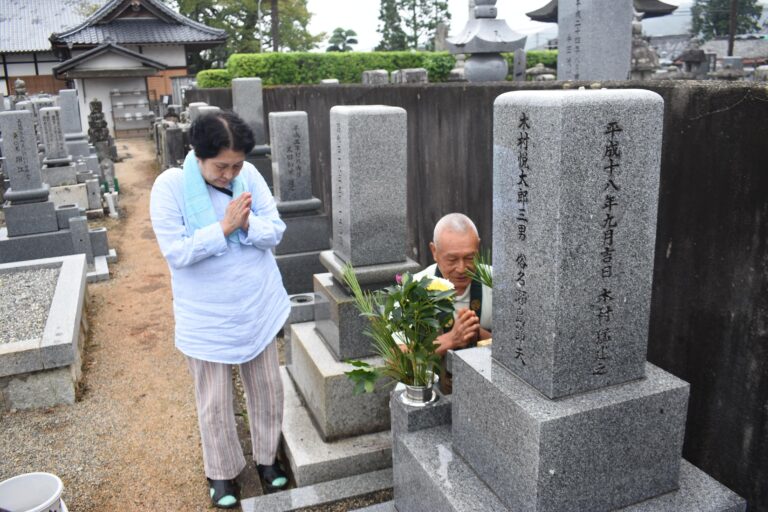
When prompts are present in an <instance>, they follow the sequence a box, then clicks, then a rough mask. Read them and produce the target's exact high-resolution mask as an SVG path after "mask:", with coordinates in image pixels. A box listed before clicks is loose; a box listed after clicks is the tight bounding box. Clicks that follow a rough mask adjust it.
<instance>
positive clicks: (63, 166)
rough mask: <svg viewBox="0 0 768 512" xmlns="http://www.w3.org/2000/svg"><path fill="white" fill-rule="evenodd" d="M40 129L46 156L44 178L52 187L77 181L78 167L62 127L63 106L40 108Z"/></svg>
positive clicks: (72, 183)
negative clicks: (70, 152) (70, 153)
mask: <svg viewBox="0 0 768 512" xmlns="http://www.w3.org/2000/svg"><path fill="white" fill-rule="evenodd" d="M39 120H40V121H39V125H38V131H39V132H40V134H41V135H42V139H43V146H44V147H45V157H44V158H43V169H42V173H43V179H44V181H45V182H46V183H48V185H49V186H51V187H58V186H62V185H74V184H76V183H77V168H76V166H75V165H74V163H73V162H72V156H71V155H69V152H68V149H67V146H66V144H65V140H64V132H63V131H62V129H61V107H46V108H42V109H40V115H39Z"/></svg>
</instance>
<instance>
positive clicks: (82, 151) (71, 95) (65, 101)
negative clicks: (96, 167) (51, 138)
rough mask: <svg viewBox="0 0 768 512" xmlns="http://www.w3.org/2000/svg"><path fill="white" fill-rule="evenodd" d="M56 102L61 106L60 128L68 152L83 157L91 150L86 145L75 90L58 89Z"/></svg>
mask: <svg viewBox="0 0 768 512" xmlns="http://www.w3.org/2000/svg"><path fill="white" fill-rule="evenodd" d="M58 104H59V107H61V128H62V129H63V130H64V139H65V140H66V144H67V149H68V150H69V154H70V155H72V156H73V157H74V158H77V157H82V158H83V159H85V158H86V157H88V156H89V155H90V154H91V151H90V148H89V147H88V136H87V135H86V133H85V132H84V131H83V120H82V116H81V115H80V102H79V100H78V97H77V91H76V90H75V89H62V90H61V91H59V101H58ZM89 168H90V167H89ZM91 170H92V169H91Z"/></svg>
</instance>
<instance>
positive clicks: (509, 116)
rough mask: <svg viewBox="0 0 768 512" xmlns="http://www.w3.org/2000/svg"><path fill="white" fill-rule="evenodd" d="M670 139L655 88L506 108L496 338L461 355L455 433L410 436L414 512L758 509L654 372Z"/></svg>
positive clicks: (406, 502)
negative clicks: (694, 433) (691, 454)
mask: <svg viewBox="0 0 768 512" xmlns="http://www.w3.org/2000/svg"><path fill="white" fill-rule="evenodd" d="M662 125H663V102H662V99H661V97H660V96H658V95H656V94H655V93H651V92H648V91H639V90H625V91H622V90H613V91H606V90H599V91H584V90H579V91H539V92H533V91H530V92H528V91H520V92H513V93H507V94H503V95H501V96H500V97H498V98H497V99H496V102H495V105H494V130H493V132H494V187H493V190H494V200H493V204H494V212H493V213H494V215H493V218H494V226H493V242H494V243H493V251H494V254H493V262H494V294H495V295H496V297H495V298H494V299H495V300H494V331H493V334H494V341H493V345H492V347H491V349H490V350H489V349H488V348H474V349H468V350H461V351H457V352H456V353H455V354H454V356H453V358H452V359H453V360H452V371H453V391H454V393H453V395H452V412H451V426H450V428H448V427H445V426H440V427H435V428H431V429H426V430H423V431H418V432H411V433H406V434H404V435H397V436H396V438H395V440H394V443H395V449H394V457H395V460H394V470H395V476H394V480H395V506H396V507H397V510H398V511H399V512H414V511H422V510H434V509H435V507H436V508H437V509H438V510H448V511H469V510H498V511H506V510H509V511H512V510H514V511H518V510H535V511H539V512H568V511H573V510H589V511H595V512H607V511H638V512H639V511H641V510H642V511H649V512H650V511H667V510H690V511H712V512H714V511H734V512H736V511H743V510H744V509H745V504H744V501H743V500H741V499H740V498H739V497H738V496H736V495H735V494H733V493H732V492H730V491H729V490H728V489H725V488H724V487H723V486H721V485H720V484H718V483H717V482H715V481H714V480H712V479H711V478H709V477H707V476H706V475H704V474H702V473H701V472H700V471H698V470H697V469H696V468H694V467H692V466H690V465H689V464H687V463H686V462H685V461H683V460H682V458H681V454H682V446H683V437H684V431H685V419H686V413H687V406H688V394H689V385H688V384H687V383H685V382H683V381H682V380H680V379H678V378H676V377H674V376H673V375H671V374H669V373H667V372H665V371H663V370H661V369H660V368H657V367H655V366H653V365H651V364H649V363H647V362H646V361H645V354H646V350H647V333H648V321H649V310H650V298H651V286H650V285H651V276H652V274H653V253H654V247H655V227H656V211H657V200H658V180H659V163H660V151H661V127H662ZM702 496H706V497H707V498H706V499H702ZM671 505H674V506H672V508H670V506H671Z"/></svg>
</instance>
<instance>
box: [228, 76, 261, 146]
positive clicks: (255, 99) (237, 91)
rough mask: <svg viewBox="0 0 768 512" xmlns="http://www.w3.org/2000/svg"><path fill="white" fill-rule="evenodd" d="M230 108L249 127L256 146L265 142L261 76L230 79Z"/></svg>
mask: <svg viewBox="0 0 768 512" xmlns="http://www.w3.org/2000/svg"><path fill="white" fill-rule="evenodd" d="M232 110H233V111H235V112H237V115H239V116H240V117H241V118H242V119H243V121H245V122H246V124H247V125H248V126H250V127H251V130H253V136H254V138H255V139H256V145H257V146H261V145H264V144H266V143H267V136H266V131H265V129H264V99H263V94H262V87H261V78H234V79H232Z"/></svg>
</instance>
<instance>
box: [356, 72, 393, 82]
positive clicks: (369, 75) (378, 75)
mask: <svg viewBox="0 0 768 512" xmlns="http://www.w3.org/2000/svg"><path fill="white" fill-rule="evenodd" d="M362 83H363V85H386V84H388V83H389V71H387V70H386V69H370V70H368V71H363V79H362Z"/></svg>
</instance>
